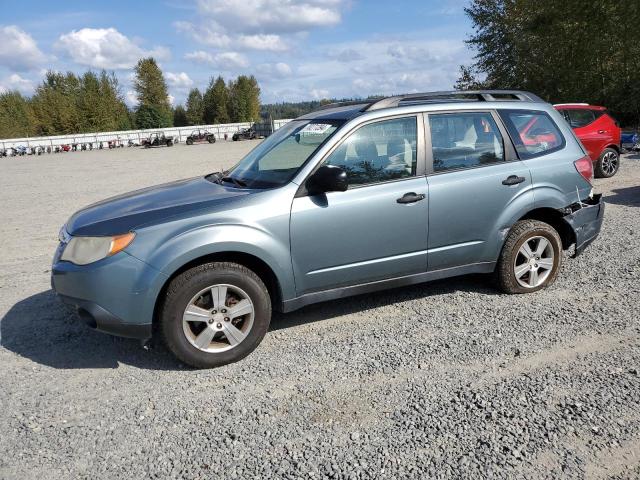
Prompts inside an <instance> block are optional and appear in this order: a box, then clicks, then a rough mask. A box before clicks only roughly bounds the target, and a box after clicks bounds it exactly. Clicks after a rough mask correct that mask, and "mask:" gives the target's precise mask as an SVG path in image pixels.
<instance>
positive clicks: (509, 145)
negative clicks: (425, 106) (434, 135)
mask: <svg viewBox="0 0 640 480" xmlns="http://www.w3.org/2000/svg"><path fill="white" fill-rule="evenodd" d="M456 113H484V114H489V115H490V116H491V118H493V121H494V122H495V124H496V125H497V127H498V131H499V132H500V135H501V136H502V149H503V152H504V159H503V160H500V161H497V162H491V163H483V164H478V165H473V166H470V167H459V168H451V169H448V170H441V171H436V170H435V169H434V168H433V144H432V142H431V124H430V122H429V115H440V114H456ZM424 117H425V118H424V128H425V139H426V141H425V151H426V161H427V176H434V175H445V174H447V173H453V172H461V171H464V170H474V169H477V168H484V167H491V166H493V165H502V164H504V163H509V162H518V161H520V158H519V157H518V154H517V152H516V149H515V146H514V145H513V141H512V139H511V137H510V136H509V132H508V131H507V129H506V127H505V125H504V124H503V122H502V119H501V118H500V116H499V115H498V114H497V112H496V111H495V110H492V109H486V110H480V109H464V110H450V109H449V110H437V111H429V112H425V113H424Z"/></svg>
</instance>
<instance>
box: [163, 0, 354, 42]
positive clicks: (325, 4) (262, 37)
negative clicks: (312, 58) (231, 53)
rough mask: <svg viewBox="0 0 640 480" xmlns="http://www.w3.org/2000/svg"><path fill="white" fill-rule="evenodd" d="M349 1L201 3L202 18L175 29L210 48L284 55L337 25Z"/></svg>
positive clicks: (215, 0)
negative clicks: (292, 46)
mask: <svg viewBox="0 0 640 480" xmlns="http://www.w3.org/2000/svg"><path fill="white" fill-rule="evenodd" d="M347 4H348V0H299V1H293V0H244V1H243V2H242V6H241V7H239V6H238V2H237V0H198V1H197V10H198V13H199V14H200V17H201V19H200V20H199V21H198V22H197V23H192V22H188V21H178V22H175V23H174V26H175V28H176V30H177V31H178V32H181V33H184V34H186V35H188V36H190V37H191V38H193V39H194V40H195V41H196V42H198V43H200V44H203V45H207V46H209V47H214V48H220V49H228V48H234V49H238V50H258V51H270V52H283V51H285V50H288V49H289V43H290V42H291V41H293V40H295V39H296V36H299V35H304V34H306V33H307V32H309V31H310V30H313V29H316V28H322V27H330V26H334V25H337V24H338V23H340V21H341V20H342V10H344V9H345V8H346V5H347Z"/></svg>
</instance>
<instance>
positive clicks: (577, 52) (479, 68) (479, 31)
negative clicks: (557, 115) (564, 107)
mask: <svg viewBox="0 0 640 480" xmlns="http://www.w3.org/2000/svg"><path fill="white" fill-rule="evenodd" d="M465 11H466V13H467V15H468V16H469V17H470V19H471V21H472V22H473V25H474V33H473V34H472V35H471V36H470V38H469V40H468V42H467V43H468V44H469V45H470V46H472V47H473V48H474V49H475V50H476V52H477V55H476V57H475V63H474V65H473V66H472V70H466V71H464V70H463V71H462V74H463V75H462V77H461V79H460V84H461V86H465V85H466V84H467V83H468V82H469V80H470V78H469V76H468V75H467V74H469V73H471V74H473V71H476V72H478V73H479V74H481V75H483V76H484V77H485V78H484V79H483V81H482V84H483V85H484V86H486V87H490V88H518V89H524V90H530V91H532V92H534V93H536V94H538V95H540V96H541V97H542V98H544V99H546V100H548V101H550V102H554V103H556V102H588V103H595V104H604V105H606V106H607V107H609V108H610V109H611V110H612V111H613V112H614V114H616V115H617V116H619V117H620V119H621V120H623V123H627V124H638V122H640V82H639V81H638V71H640V29H639V28H638V22H639V21H640V3H639V2H620V1H619V0H599V1H598V2H584V1H583V0H565V1H563V2H544V3H543V5H542V8H541V4H540V2H539V1H537V0H517V1H514V0H473V1H472V2H471V4H470V6H469V7H468V8H466V9H465ZM465 76H466V77H467V78H464V77H465ZM471 77H474V75H471Z"/></svg>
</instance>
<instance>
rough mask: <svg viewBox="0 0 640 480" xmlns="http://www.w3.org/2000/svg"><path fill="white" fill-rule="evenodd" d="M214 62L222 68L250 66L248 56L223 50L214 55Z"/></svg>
mask: <svg viewBox="0 0 640 480" xmlns="http://www.w3.org/2000/svg"><path fill="white" fill-rule="evenodd" d="M214 62H215V63H216V65H218V66H219V67H221V68H227V69H230V70H232V69H234V68H247V67H248V66H249V60H247V57H245V56H244V55H242V54H241V53H238V52H223V53H219V54H217V55H216V56H215V57H214Z"/></svg>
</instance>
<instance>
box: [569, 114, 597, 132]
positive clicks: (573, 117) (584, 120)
mask: <svg viewBox="0 0 640 480" xmlns="http://www.w3.org/2000/svg"><path fill="white" fill-rule="evenodd" d="M567 113H568V114H569V125H571V128H580V127H586V126H587V125H589V124H590V123H591V122H593V121H594V120H595V119H596V117H595V115H594V114H593V110H588V109H575V110H573V109H572V110H567Z"/></svg>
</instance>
